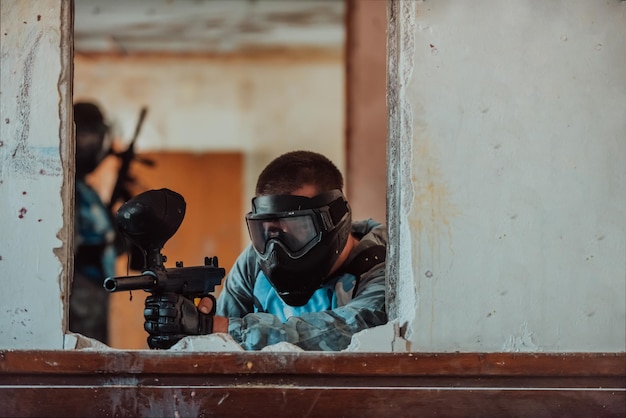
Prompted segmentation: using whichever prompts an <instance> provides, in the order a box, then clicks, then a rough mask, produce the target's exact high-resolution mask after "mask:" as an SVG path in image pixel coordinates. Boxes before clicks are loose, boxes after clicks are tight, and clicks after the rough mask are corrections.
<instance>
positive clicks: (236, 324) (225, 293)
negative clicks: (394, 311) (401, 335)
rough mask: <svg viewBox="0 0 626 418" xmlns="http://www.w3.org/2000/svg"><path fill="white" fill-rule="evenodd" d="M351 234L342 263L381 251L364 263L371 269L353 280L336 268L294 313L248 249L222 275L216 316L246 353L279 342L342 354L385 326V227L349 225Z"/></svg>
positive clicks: (366, 223)
mask: <svg viewBox="0 0 626 418" xmlns="http://www.w3.org/2000/svg"><path fill="white" fill-rule="evenodd" d="M352 234H353V235H354V236H356V237H357V238H359V243H358V244H357V245H356V246H355V248H354V249H353V250H352V252H351V253H350V255H349V256H348V259H347V260H346V264H350V262H351V261H352V260H353V259H354V258H355V257H357V256H358V255H359V254H361V253H363V251H364V250H366V249H368V248H371V247H378V249H379V250H380V249H381V248H382V250H383V256H382V257H381V259H382V261H381V262H375V263H372V262H371V261H370V264H369V266H371V267H369V268H368V269H367V270H366V271H365V272H364V273H362V274H359V277H358V278H357V277H356V276H355V275H354V274H351V273H346V272H341V271H342V269H339V271H340V272H341V273H336V274H335V275H334V276H333V277H331V278H329V280H328V281H327V282H326V284H325V285H324V286H323V287H322V288H321V289H318V291H317V292H316V293H315V294H314V295H313V296H312V298H311V300H310V301H309V303H308V304H307V305H305V306H303V307H297V308H294V307H290V306H289V305H286V304H285V303H283V302H282V300H280V298H279V297H278V296H277V294H276V292H275V291H274V290H273V289H272V288H271V285H270V284H269V282H268V281H267V279H266V278H265V275H264V274H263V272H262V271H261V268H260V266H259V263H258V255H257V253H256V252H255V251H254V249H253V248H252V246H251V245H249V246H248V247H247V248H246V249H245V250H244V251H243V252H242V253H241V254H240V256H239V257H238V258H237V261H236V262H235V264H234V266H233V268H232V269H231V270H230V272H229V273H228V276H227V278H226V281H225V282H224V288H223V290H222V293H221V294H220V296H219V298H218V301H217V313H216V315H219V316H224V317H227V318H228V320H229V326H228V331H229V333H230V335H231V336H232V337H233V338H234V339H235V341H237V342H238V343H239V344H241V346H242V347H243V348H244V349H246V350H260V349H262V348H263V347H266V346H268V345H272V344H277V343H280V342H289V343H292V344H295V345H297V346H299V347H301V348H302V349H304V350H311V351H320V350H321V351H330V350H343V349H345V348H346V347H347V346H348V345H349V344H350V341H351V339H352V335H353V334H355V333H357V332H359V331H361V330H364V329H367V328H371V327H375V326H378V325H382V324H385V323H386V322H387V315H386V312H385V262H384V249H385V248H386V246H387V233H386V228H385V227H384V225H381V224H379V223H377V222H375V221H373V220H371V219H368V220H364V221H359V222H354V223H353V224H352ZM379 253H380V251H379ZM355 286H356V291H355V290H354V288H355Z"/></svg>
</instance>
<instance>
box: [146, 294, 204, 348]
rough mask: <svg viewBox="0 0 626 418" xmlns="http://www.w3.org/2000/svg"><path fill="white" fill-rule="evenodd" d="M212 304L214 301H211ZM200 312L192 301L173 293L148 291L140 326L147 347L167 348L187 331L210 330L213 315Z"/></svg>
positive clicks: (199, 332) (186, 333)
mask: <svg viewBox="0 0 626 418" xmlns="http://www.w3.org/2000/svg"><path fill="white" fill-rule="evenodd" d="M214 306H215V305H214ZM214 314H215V309H214V310H213V312H211V313H209V314H203V313H201V312H200V311H198V309H197V308H196V305H194V303H193V301H191V300H189V299H187V298H186V297H184V296H182V295H178V294H176V293H161V294H152V295H150V296H148V297H147V298H146V304H145V309H144V311H143V316H144V318H145V320H146V321H145V322H144V326H143V327H144V329H145V330H146V331H147V332H148V334H150V336H149V337H148V346H149V347H150V348H160V349H168V348H170V347H171V346H173V345H174V344H176V343H177V342H178V341H179V340H180V339H181V338H183V337H185V336H187V335H204V334H210V333H212V332H213V315H214Z"/></svg>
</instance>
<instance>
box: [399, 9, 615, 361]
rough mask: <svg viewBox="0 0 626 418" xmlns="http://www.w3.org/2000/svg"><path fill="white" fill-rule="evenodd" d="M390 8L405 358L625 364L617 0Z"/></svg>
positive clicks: (400, 280) (401, 315)
mask: <svg viewBox="0 0 626 418" xmlns="http://www.w3.org/2000/svg"><path fill="white" fill-rule="evenodd" d="M393 7H394V9H395V10H396V13H397V15H398V21H397V24H396V25H395V29H394V30H396V31H397V33H395V39H392V43H391V45H392V47H393V48H397V51H399V54H398V55H395V56H396V57H399V58H398V59H397V60H396V62H395V63H394V64H392V66H391V67H393V68H395V70H396V71H398V72H397V74H396V79H395V80H393V81H392V83H393V86H394V89H395V91H394V92H393V94H392V95H391V96H392V97H395V98H398V100H399V101H400V106H399V107H398V108H397V109H394V110H393V111H394V113H395V112H397V113H396V114H395V115H394V116H393V117H392V120H393V121H394V126H393V127H392V147H393V149H392V154H393V155H396V157H397V161H396V162H395V163H396V168H395V170H396V172H395V173H394V171H393V170H392V173H391V174H392V177H393V176H395V181H396V182H397V183H398V184H397V187H394V188H393V190H397V191H398V193H397V194H395V195H394V197H393V198H392V206H391V207H392V210H393V211H394V214H395V215H394V216H396V217H397V220H398V222H399V225H400V226H399V227H398V229H397V231H395V232H394V234H393V235H394V236H396V238H397V239H398V240H399V241H400V247H401V248H400V249H399V250H398V253H397V254H396V255H395V257H396V258H397V260H399V266H398V267H397V269H398V272H397V274H400V276H399V278H398V281H399V282H398V284H397V289H398V292H399V293H400V294H401V295H402V296H401V297H400V300H399V302H398V303H399V306H398V307H397V313H398V316H399V318H400V320H401V322H405V323H407V324H408V325H409V327H408V332H407V334H406V336H407V338H409V339H410V341H411V349H412V350H414V351H457V350H459V351H550V352H555V351H624V350H625V344H626V335H625V333H626V319H625V313H626V307H625V304H626V289H625V284H626V164H625V163H624V161H625V160H626V81H625V80H626V2H623V1H617V0H614V1H601V2H599V1H598V2H589V1H586V0H576V1H572V0H568V1H513V0H506V1H502V0H483V1H479V2H458V1H450V0H447V1H446V0H439V1H435V2H430V1H428V2H421V1H402V2H399V3H396V4H395V5H394V6H393ZM396 40H397V42H395V41H396ZM390 57H391V59H392V60H394V59H395V58H394V53H393V50H392V52H391V54H390ZM394 65H395V67H394ZM406 277H413V279H414V281H408V280H406ZM411 294H412V295H415V296H412V297H411V296H410V295H411ZM415 303H416V304H417V310H416V309H415Z"/></svg>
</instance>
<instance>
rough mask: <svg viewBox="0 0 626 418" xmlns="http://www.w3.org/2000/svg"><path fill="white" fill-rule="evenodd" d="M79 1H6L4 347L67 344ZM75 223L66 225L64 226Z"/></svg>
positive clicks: (0, 324)
mask: <svg viewBox="0 0 626 418" xmlns="http://www.w3.org/2000/svg"><path fill="white" fill-rule="evenodd" d="M69 4H70V2H58V1H55V0H42V1H37V2H32V1H31V2H22V1H15V0H6V1H4V0H3V1H2V2H1V3H0V12H1V13H0V15H1V16H2V31H1V34H0V36H2V43H1V51H2V63H1V66H2V68H1V75H0V77H1V81H0V114H1V119H0V120H1V121H2V122H1V123H0V219H2V221H0V222H1V229H0V230H1V233H0V280H1V283H2V291H1V292H0V307H1V308H0V312H1V315H0V347H2V348H41V349H57V348H62V347H63V333H64V330H65V321H64V315H65V307H64V303H63V301H64V298H65V295H66V294H67V293H66V282H65V278H66V277H67V275H68V272H69V270H70V269H71V266H72V262H71V257H72V254H73V251H72V250H71V248H72V245H73V237H72V234H71V231H72V230H71V222H67V220H71V219H72V216H73V198H72V197H73V196H74V189H73V182H70V181H68V180H69V179H70V178H72V176H73V172H74V171H73V167H68V166H67V165H66V164H65V163H64V161H67V160H66V159H65V158H63V157H64V156H67V155H69V153H70V152H73V144H72V143H71V141H68V139H69V138H70V137H71V136H70V135H71V130H72V129H73V128H72V125H70V124H69V123H68V121H69V120H71V118H69V117H68V116H69V115H71V100H70V98H71V84H70V83H69V80H70V77H71V66H70V65H69V62H70V61H69V60H68V59H67V58H68V57H69V56H70V49H71V45H72V43H71V33H70V31H69V30H68V29H67V28H68V22H71V20H70V10H69ZM64 220H65V222H64Z"/></svg>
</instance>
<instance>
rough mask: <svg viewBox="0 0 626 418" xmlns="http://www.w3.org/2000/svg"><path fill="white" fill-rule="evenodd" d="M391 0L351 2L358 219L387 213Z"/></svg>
mask: <svg viewBox="0 0 626 418" xmlns="http://www.w3.org/2000/svg"><path fill="white" fill-rule="evenodd" d="M386 29H387V2H386V1H381V0H351V1H349V2H348V20H347V45H346V88H347V107H346V136H347V144H346V145H347V150H346V164H347V167H346V176H347V178H348V179H349V187H348V190H347V193H348V197H349V199H350V204H351V205H352V210H353V213H354V218H355V219H364V218H373V219H375V220H377V221H379V222H383V223H384V222H386V216H387V153H386V150H387V107H386V72H387V59H386V58H387V54H386V52H387V51H386V44H387V32H386Z"/></svg>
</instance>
